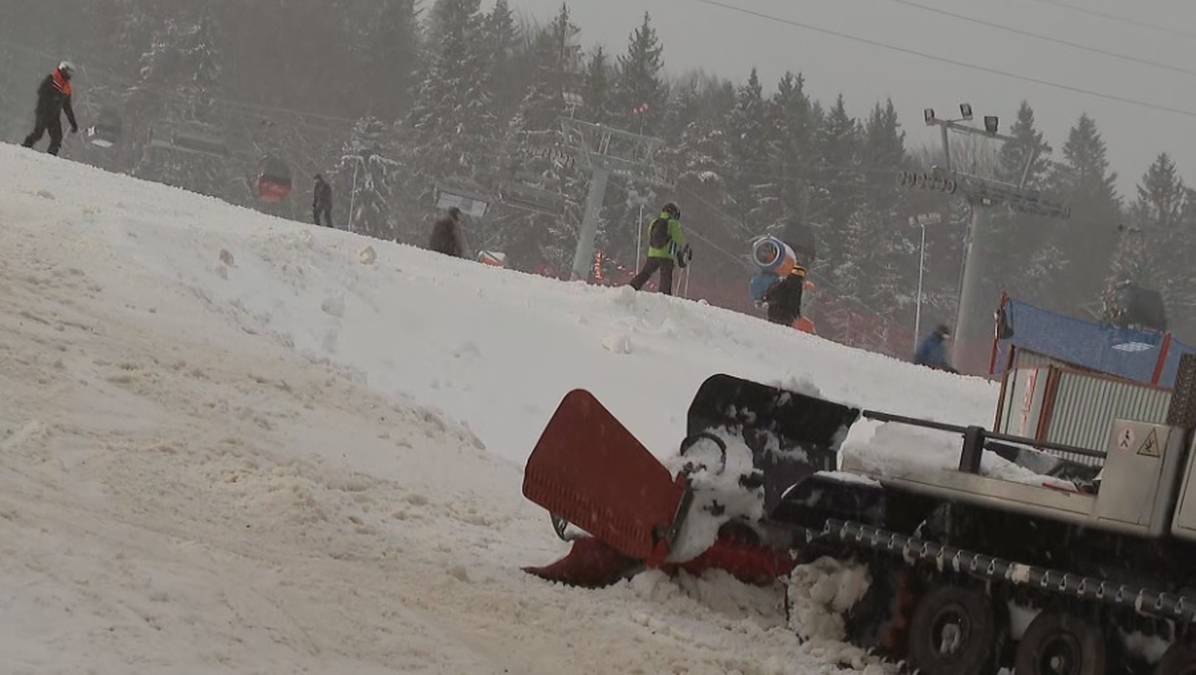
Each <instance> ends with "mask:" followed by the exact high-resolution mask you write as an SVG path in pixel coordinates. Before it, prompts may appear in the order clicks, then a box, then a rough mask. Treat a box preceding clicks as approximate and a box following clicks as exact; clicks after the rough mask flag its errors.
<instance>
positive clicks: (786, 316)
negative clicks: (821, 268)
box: [762, 246, 806, 326]
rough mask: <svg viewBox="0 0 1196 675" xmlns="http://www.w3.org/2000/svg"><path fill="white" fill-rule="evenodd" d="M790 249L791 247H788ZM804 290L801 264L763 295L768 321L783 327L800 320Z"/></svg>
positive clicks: (804, 281)
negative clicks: (766, 306)
mask: <svg viewBox="0 0 1196 675" xmlns="http://www.w3.org/2000/svg"><path fill="white" fill-rule="evenodd" d="M790 248H792V246H790ZM805 290H806V268H804V267H802V266H801V264H800V263H799V264H797V265H794V266H793V270H792V271H790V272H789V274H788V275H787V276H786V277H785V278H784V279H781V280H780V281H778V282H777V283H776V284H774V285H773V286H772V287H771V288H769V289H768V291H766V292H765V293H764V297H763V298H762V300H763V302H764V303H765V304H767V305H768V320H769V321H771V322H772V323H779V324H781V325H783V326H792V325H793V324H794V323H795V322H796V321H797V320H798V319H800V318H801V300H802V295H803V294H804V293H805Z"/></svg>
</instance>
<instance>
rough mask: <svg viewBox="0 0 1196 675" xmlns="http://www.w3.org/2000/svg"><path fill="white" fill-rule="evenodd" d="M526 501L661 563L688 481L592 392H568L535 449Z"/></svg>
mask: <svg viewBox="0 0 1196 675" xmlns="http://www.w3.org/2000/svg"><path fill="white" fill-rule="evenodd" d="M523 496H525V497H527V498H528V499H530V500H531V501H533V502H535V503H537V504H539V505H540V506H543V507H544V508H545V509H548V512H549V513H552V514H557V515H560V516H562V517H564V518H565V519H567V520H568V521H569V522H571V523H573V524H574V525H576V526H578V527H580V528H581V529H583V530H585V531H586V532H589V533H590V534H591V535H593V536H595V537H597V538H598V539H599V540H601V541H602V542H604V543H606V544H607V545H609V546H610V547H611V548H613V549H615V550H616V551H618V552H620V553H622V554H623V555H626V556H628V557H630V558H634V559H636V560H656V561H663V560H664V556H665V555H667V554H668V549H667V540H668V539H670V537H671V536H674V535H675V534H676V531H675V529H674V523H676V525H677V526H679V525H680V522H678V521H679V516H680V515H681V514H682V513H683V502H686V501H687V491H686V488H685V482H684V480H677V481H674V480H673V477H672V476H671V475H670V474H669V470H668V469H666V468H665V467H664V465H662V464H661V463H660V462H658V461H657V460H656V458H655V457H653V456H652V453H650V452H648V450H647V448H645V447H644V446H643V445H641V444H640V442H639V441H637V440H636V439H635V436H632V435H631V432H630V431H627V429H626V428H625V427H624V426H623V425H622V424H620V423H619V420H617V419H615V417H614V415H611V414H610V412H609V411H607V409H606V408H604V407H602V404H601V403H599V402H598V399H596V398H594V396H593V395H592V394H590V393H589V392H588V391H582V390H576V391H571V392H569V394H568V395H566V396H565V400H563V401H561V404H560V406H558V407H557V410H556V413H555V414H554V415H553V416H552V420H551V421H550V422H549V423H548V427H547V428H546V429H545V430H544V433H543V434H542V435H541V436H540V441H539V442H538V443H536V448H535V449H534V450H532V454H531V457H529V458H528V460H527V467H526V468H525V469H524V473H523Z"/></svg>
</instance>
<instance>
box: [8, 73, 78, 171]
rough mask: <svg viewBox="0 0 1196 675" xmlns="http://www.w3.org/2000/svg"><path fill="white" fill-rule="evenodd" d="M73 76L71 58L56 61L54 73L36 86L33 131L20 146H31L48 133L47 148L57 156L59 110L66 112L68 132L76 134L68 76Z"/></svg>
mask: <svg viewBox="0 0 1196 675" xmlns="http://www.w3.org/2000/svg"><path fill="white" fill-rule="evenodd" d="M74 75H75V65H74V64H73V63H71V62H70V61H63V62H62V63H59V64H58V67H57V68H55V69H54V72H52V73H50V74H49V75H47V76H46V78H45V79H44V80H42V83H41V86H39V87H38V88H37V110H36V111H35V117H36V120H35V123H34V127H33V133H31V134H29V135H28V136H26V137H25V142H24V143H22V144H21V145H23V146H25V147H26V148H32V147H33V144H34V143H37V142H38V141H40V140H41V138H42V136H43V135H44V134H45V133H46V132H47V131H49V132H50V147H49V149H48V152H49V153H50V154H51V155H57V154H58V151H59V149H60V148H62V113H63V112H66V119H67V121H69V122H70V123H71V133H72V134H75V133H79V123H78V122H77V121H75V109H74V108H73V107H71V95H72V94H73V93H74V92H73V90H72V88H71V78H72V77H74Z"/></svg>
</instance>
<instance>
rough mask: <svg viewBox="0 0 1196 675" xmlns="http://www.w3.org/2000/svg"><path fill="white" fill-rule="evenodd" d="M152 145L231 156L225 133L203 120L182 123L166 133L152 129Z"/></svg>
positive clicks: (217, 155) (189, 151) (182, 150)
mask: <svg viewBox="0 0 1196 675" xmlns="http://www.w3.org/2000/svg"><path fill="white" fill-rule="evenodd" d="M150 147H154V148H163V149H166V150H175V151H178V152H187V153H192V154H197V155H208V156H211V157H228V156H229V150H228V144H227V143H226V142H225V139H224V134H223V133H221V132H220V131H219V130H218V129H217V128H216V127H214V126H212V125H210V124H204V123H202V122H191V123H186V124H182V125H179V126H176V127H173V128H171V129H170V130H169V131H168V132H167V133H165V134H158V133H155V132H153V131H151V136H150Z"/></svg>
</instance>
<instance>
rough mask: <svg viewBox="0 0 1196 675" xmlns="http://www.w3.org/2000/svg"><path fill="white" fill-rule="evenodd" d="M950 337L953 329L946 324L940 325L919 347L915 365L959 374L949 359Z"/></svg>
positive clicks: (915, 356) (915, 355)
mask: <svg viewBox="0 0 1196 675" xmlns="http://www.w3.org/2000/svg"><path fill="white" fill-rule="evenodd" d="M950 337H951V329H950V328H947V326H946V324H939V325H938V326H937V327H936V328H935V329H934V330H933V331H932V332H931V333H930V335H927V336H926V337H925V338H923V339H922V343H921V344H919V345H918V351H917V352H916V353H915V354H914V363H916V364H918V365H919V366H926V367H927V368H934V369H935V370H945V371H947V372H949V373H956V372H959V371H957V370H955V368H954V367H953V366H952V365H951V361H950V360H949V359H948V358H947V339H948V338H950Z"/></svg>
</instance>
